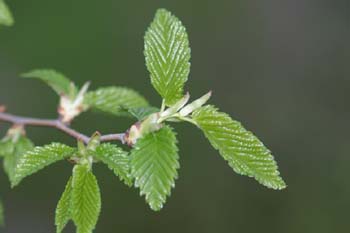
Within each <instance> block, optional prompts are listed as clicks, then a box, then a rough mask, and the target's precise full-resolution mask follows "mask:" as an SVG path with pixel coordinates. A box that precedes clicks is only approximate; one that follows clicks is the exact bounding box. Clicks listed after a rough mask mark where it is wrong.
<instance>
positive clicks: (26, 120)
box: [0, 111, 124, 143]
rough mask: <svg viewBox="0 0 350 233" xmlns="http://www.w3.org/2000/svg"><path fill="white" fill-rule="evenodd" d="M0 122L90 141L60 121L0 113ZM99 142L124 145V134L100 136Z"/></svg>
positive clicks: (85, 141) (86, 141)
mask: <svg viewBox="0 0 350 233" xmlns="http://www.w3.org/2000/svg"><path fill="white" fill-rule="evenodd" d="M0 121H4V122H9V123H12V124H15V125H23V126H39V127H49V128H56V129H58V130H60V131H62V132H64V133H66V134H67V135H69V136H71V137H73V138H76V139H77V140H81V141H83V142H84V143H88V142H89V141H90V137H89V136H86V135H85V134H82V133H80V132H78V131H76V130H74V129H72V128H70V127H69V126H67V125H65V124H64V123H62V122H61V121H60V120H52V119H38V118H30V117H22V116H16V115H12V114H9V113H4V112H1V111H0ZM101 141H103V142H107V141H121V142H122V143H124V133H119V134H108V135H102V136H101Z"/></svg>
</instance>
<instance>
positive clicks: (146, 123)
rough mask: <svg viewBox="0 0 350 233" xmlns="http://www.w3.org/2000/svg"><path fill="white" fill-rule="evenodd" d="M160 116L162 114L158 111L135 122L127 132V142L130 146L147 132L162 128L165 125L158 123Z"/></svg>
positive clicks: (125, 137) (125, 138)
mask: <svg viewBox="0 0 350 233" xmlns="http://www.w3.org/2000/svg"><path fill="white" fill-rule="evenodd" d="M159 118H160V114H159V113H158V112H157V113H153V114H151V115H149V116H148V117H147V118H146V119H145V120H143V121H139V122H137V123H135V124H133V125H132V126H131V127H130V129H129V130H128V131H127V132H126V133H125V136H124V140H125V142H126V143H127V144H128V145H129V146H133V145H135V143H136V142H137V140H138V139H139V138H141V137H143V136H145V135H146V134H149V133H152V132H155V131H157V130H160V129H161V128H162V127H163V125H162V124H160V123H158V119H159Z"/></svg>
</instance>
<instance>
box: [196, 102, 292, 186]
mask: <svg viewBox="0 0 350 233" xmlns="http://www.w3.org/2000/svg"><path fill="white" fill-rule="evenodd" d="M192 117H193V119H194V120H195V121H196V122H197V124H198V125H199V127H200V128H201V129H202V130H203V132H204V134H205V136H206V137H207V138H208V139H209V141H210V143H211V144H212V146H213V147H214V148H215V149H217V150H218V151H219V152H220V154H221V155H222V157H223V158H224V159H225V160H226V161H228V164H229V165H230V166H231V167H232V168H233V170H234V171H235V172H237V173H238V174H241V175H247V176H249V177H254V178H255V179H256V180H257V181H258V182H259V183H261V184H263V185H265V186H267V187H269V188H273V189H283V188H285V187H286V185H285V183H284V181H283V180H282V178H281V177H280V173H279V172H278V167H277V164H276V162H275V160H274V157H273V156H272V154H271V152H270V150H269V149H267V148H266V147H265V146H264V144H263V143H262V142H261V141H260V140H259V139H258V138H257V137H256V136H254V135H253V133H251V132H249V131H247V130H246V129H245V128H244V127H243V126H242V124H241V123H239V122H238V121H235V120H233V119H232V118H231V117H230V116H229V115H228V114H226V113H222V112H219V111H218V109H217V108H215V107H214V106H211V105H207V106H204V107H202V108H200V109H198V110H196V111H195V112H194V113H193V115H192Z"/></svg>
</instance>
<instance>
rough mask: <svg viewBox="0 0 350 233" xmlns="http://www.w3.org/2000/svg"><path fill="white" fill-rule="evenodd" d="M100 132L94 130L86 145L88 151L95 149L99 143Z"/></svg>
mask: <svg viewBox="0 0 350 233" xmlns="http://www.w3.org/2000/svg"><path fill="white" fill-rule="evenodd" d="M100 139H101V134H100V133H99V132H95V133H94V134H93V135H92V136H91V139H90V141H89V143H88V145H87V149H88V150H90V151H95V150H96V147H98V146H99V145H100Z"/></svg>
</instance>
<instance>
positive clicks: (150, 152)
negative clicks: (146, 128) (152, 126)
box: [131, 126, 180, 211]
mask: <svg viewBox="0 0 350 233" xmlns="http://www.w3.org/2000/svg"><path fill="white" fill-rule="evenodd" d="M176 143H177V140H176V137H175V133H174V132H173V130H172V129H171V128H170V127H168V126H164V127H163V128H162V129H160V130H159V131H156V132H154V133H149V134H147V135H146V136H144V137H143V138H140V139H139V140H138V141H137V143H136V144H135V146H134V148H133V150H132V151H131V174H132V176H133V177H134V178H135V186H136V187H139V188H140V190H141V191H140V194H141V195H145V196H146V201H147V203H148V204H149V205H150V207H151V209H152V210H154V211H159V210H160V209H161V208H162V207H163V204H164V203H165V201H166V197H167V196H169V195H170V192H171V188H172V187H174V186H175V179H176V178H177V177H178V174H177V171H176V169H178V168H179V167H180V165H179V161H178V159H179V156H178V148H177V146H176Z"/></svg>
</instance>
